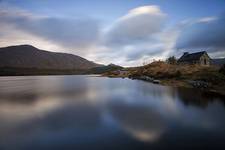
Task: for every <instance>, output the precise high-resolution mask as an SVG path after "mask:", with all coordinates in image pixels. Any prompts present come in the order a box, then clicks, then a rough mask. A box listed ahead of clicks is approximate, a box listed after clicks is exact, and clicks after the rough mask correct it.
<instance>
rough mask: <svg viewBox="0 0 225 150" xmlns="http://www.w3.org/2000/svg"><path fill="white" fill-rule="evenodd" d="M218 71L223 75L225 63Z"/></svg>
mask: <svg viewBox="0 0 225 150" xmlns="http://www.w3.org/2000/svg"><path fill="white" fill-rule="evenodd" d="M219 72H220V73H222V74H224V75H225V64H224V65H223V66H222V67H221V68H220V70H219Z"/></svg>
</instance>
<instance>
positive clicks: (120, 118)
mask: <svg viewBox="0 0 225 150" xmlns="http://www.w3.org/2000/svg"><path fill="white" fill-rule="evenodd" d="M171 148H172V149H179V150H183V149H199V150H200V149H223V150H224V149H225V102H224V100H223V99H222V98H218V97H211V96H208V95H205V94H204V93H201V92H199V91H196V90H193V89H177V88H171V87H165V86H160V85H154V84H151V83H147V82H143V81H137V80H129V79H110V78H103V77H93V76H29V77H1V78H0V150H11V149H12V150H20V149H22V150H23V149H24V150H36V149H37V150H52V149H60V150H70V149H73V150H150V149H151V150H154V149H171Z"/></svg>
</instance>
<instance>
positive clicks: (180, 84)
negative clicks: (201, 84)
mask: <svg viewBox="0 0 225 150" xmlns="http://www.w3.org/2000/svg"><path fill="white" fill-rule="evenodd" d="M101 77H108V78H123V79H124V78H128V79H131V80H141V81H144V82H149V83H152V84H158V85H162V86H169V87H174V88H189V89H197V90H200V91H202V92H204V93H206V94H209V95H213V96H215V97H222V98H223V99H224V100H225V91H223V90H222V89H221V90H216V89H214V88H197V87H194V86H192V85H191V84H190V83H188V80H174V79H162V80H159V81H160V82H159V83H154V82H152V81H147V80H143V79H140V78H131V77H128V76H115V75H113V76H112V75H101Z"/></svg>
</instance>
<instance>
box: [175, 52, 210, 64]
mask: <svg viewBox="0 0 225 150" xmlns="http://www.w3.org/2000/svg"><path fill="white" fill-rule="evenodd" d="M177 62H178V63H179V64H199V65H203V66H209V65H210V62H211V58H210V57H209V55H208V54H207V52H206V51H202V52H197V53H188V52H185V53H184V54H183V55H182V56H181V57H180V59H178V61H177Z"/></svg>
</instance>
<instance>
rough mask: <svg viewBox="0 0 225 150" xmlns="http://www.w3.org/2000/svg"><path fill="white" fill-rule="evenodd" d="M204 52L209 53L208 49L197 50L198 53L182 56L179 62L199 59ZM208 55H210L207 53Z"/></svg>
mask: <svg viewBox="0 0 225 150" xmlns="http://www.w3.org/2000/svg"><path fill="white" fill-rule="evenodd" d="M204 54H207V52H206V51H202V52H197V53H191V54H189V53H186V54H184V55H183V56H181V58H180V59H179V60H178V61H179V62H182V61H195V60H199V59H200V57H201V56H202V55H204ZM207 56H208V55H207Z"/></svg>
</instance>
